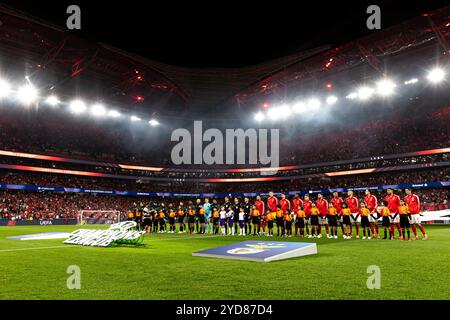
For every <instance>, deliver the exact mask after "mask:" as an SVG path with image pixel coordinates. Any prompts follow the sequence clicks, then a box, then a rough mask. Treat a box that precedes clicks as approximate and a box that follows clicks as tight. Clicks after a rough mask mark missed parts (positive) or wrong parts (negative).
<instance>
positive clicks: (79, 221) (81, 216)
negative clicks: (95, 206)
mask: <svg viewBox="0 0 450 320" xmlns="http://www.w3.org/2000/svg"><path fill="white" fill-rule="evenodd" d="M85 213H89V214H92V213H114V214H115V215H116V216H117V219H115V220H113V223H118V222H120V215H121V211H119V210H79V211H78V214H77V225H83V220H87V219H88V218H85V217H84V214H85Z"/></svg>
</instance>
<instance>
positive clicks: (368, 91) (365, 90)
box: [358, 87, 375, 100]
mask: <svg viewBox="0 0 450 320" xmlns="http://www.w3.org/2000/svg"><path fill="white" fill-rule="evenodd" d="M374 92H375V90H374V89H372V88H369V87H361V88H359V89H358V98H359V99H361V100H367V99H369V98H370V97H371V96H372V95H373V93H374Z"/></svg>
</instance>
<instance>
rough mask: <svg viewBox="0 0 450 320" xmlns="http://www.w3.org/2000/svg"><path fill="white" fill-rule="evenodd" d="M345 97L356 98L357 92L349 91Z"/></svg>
mask: <svg viewBox="0 0 450 320" xmlns="http://www.w3.org/2000/svg"><path fill="white" fill-rule="evenodd" d="M346 98H347V99H350V100H353V99H356V98H358V93H357V92H351V93H349V94H348V95H347V96H346Z"/></svg>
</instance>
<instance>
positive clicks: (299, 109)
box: [292, 101, 307, 113]
mask: <svg viewBox="0 0 450 320" xmlns="http://www.w3.org/2000/svg"><path fill="white" fill-rule="evenodd" d="M306 110H307V107H306V104H305V103H304V102H303V101H299V102H297V103H295V104H294V105H293V106H292V111H294V113H304V112H306Z"/></svg>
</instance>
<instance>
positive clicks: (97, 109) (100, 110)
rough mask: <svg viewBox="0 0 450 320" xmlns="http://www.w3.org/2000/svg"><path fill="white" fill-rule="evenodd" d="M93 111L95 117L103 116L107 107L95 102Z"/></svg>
mask: <svg viewBox="0 0 450 320" xmlns="http://www.w3.org/2000/svg"><path fill="white" fill-rule="evenodd" d="M91 113H92V115H93V116H95V117H101V116H103V115H105V114H106V109H105V107H103V106H102V105H101V104H95V105H93V106H92V107H91Z"/></svg>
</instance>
